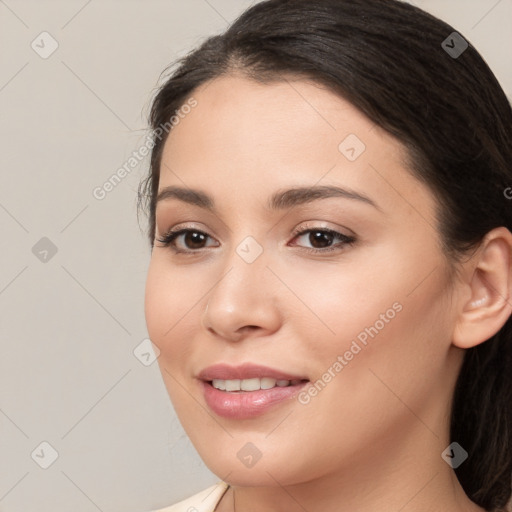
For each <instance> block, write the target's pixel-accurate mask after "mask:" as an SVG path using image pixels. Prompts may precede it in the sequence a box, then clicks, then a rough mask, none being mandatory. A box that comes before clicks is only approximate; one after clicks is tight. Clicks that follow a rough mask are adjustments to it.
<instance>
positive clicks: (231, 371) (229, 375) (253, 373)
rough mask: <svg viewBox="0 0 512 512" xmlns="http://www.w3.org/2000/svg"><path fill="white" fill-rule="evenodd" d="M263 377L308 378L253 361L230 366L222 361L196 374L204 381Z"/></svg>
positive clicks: (283, 378) (277, 378)
mask: <svg viewBox="0 0 512 512" xmlns="http://www.w3.org/2000/svg"><path fill="white" fill-rule="evenodd" d="M263 377H270V378H272V379H276V380H308V379H307V378H306V377H304V376H301V375H292V374H291V373H287V372H283V371H281V370H276V369H274V368H269V367H268V366H261V365H257V364H253V363H244V364H241V365H239V366H230V365H228V364H224V363H221V364H215V365H213V366H208V367H207V368H204V369H203V370H201V372H199V375H198V378H199V379H201V380H204V381H211V380H213V379H220V380H235V379H240V380H243V379H254V378H259V379H262V378H263Z"/></svg>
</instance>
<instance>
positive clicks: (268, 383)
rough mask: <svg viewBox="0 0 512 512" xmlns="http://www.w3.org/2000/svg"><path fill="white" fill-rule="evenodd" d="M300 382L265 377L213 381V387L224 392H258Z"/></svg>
mask: <svg viewBox="0 0 512 512" xmlns="http://www.w3.org/2000/svg"><path fill="white" fill-rule="evenodd" d="M299 382H301V381H300V380H292V381H289V380H276V379H272V378H270V377H263V378H262V379H258V378H254V379H231V380H222V379H213V381H212V386H213V387H214V388H216V389H220V390H222V391H258V390H259V389H271V388H274V387H276V386H278V387H285V386H289V385H290V384H292V385H294V384H298V383H299Z"/></svg>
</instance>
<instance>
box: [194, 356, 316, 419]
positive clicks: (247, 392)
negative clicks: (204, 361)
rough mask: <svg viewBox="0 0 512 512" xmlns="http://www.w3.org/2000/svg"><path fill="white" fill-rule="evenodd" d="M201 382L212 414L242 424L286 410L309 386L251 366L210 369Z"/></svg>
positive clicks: (284, 374)
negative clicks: (243, 421)
mask: <svg viewBox="0 0 512 512" xmlns="http://www.w3.org/2000/svg"><path fill="white" fill-rule="evenodd" d="M198 378H199V379H200V380H201V381H202V382H201V384H202V389H203V396H204V399H205V402H206V404H207V405H208V407H209V408H210V410H211V411H212V412H214V413H215V414H217V415H218V416H222V417H225V418H230V419H239V420H240V419H248V418H253V417H255V416H260V415H262V414H264V413H265V412H267V411H269V410H270V409H274V408H275V407H277V406H279V405H281V406H284V405H285V404H286V403H289V400H290V399H291V398H293V397H295V395H297V393H299V391H300V390H301V389H302V388H303V387H304V386H305V385H307V383H308V382H309V379H308V378H306V377H303V376H299V375H292V374H290V373H287V372H283V371H280V370H275V369H272V368H269V367H266V366H259V365H253V364H250V363H245V364H243V365H240V366H236V367H234V366H229V365H225V364H219V365H215V366H210V367H208V368H205V369H204V370H203V371H202V372H200V373H199V375H198Z"/></svg>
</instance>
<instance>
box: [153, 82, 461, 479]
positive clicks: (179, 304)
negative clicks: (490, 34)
mask: <svg viewBox="0 0 512 512" xmlns="http://www.w3.org/2000/svg"><path fill="white" fill-rule="evenodd" d="M193 97H194V99H195V100H196V101H197V105H196V106H195V107H194V108H191V109H187V112H189V113H188V114H187V115H184V117H183V119H181V120H180V122H179V124H178V125H176V126H175V127H174V128H173V130H172V131H171V133H170V135H169V137H168V139H167V141H166V144H165V147H164V152H163V157H162V165H161V170H160V183H159V192H162V191H164V190H165V189H167V192H166V194H165V195H164V194H162V198H161V200H159V201H158V204H157V207H156V238H157V239H161V238H162V237H163V236H164V235H166V233H167V232H168V231H169V230H171V229H173V230H179V229H182V228H186V229H189V230H190V232H189V233H188V234H186V233H185V234H181V235H178V236H177V237H176V238H175V239H174V241H173V242H172V243H171V244H170V245H168V246H164V245H163V243H162V242H159V241H155V246H154V249H153V252H152V257H151V263H150V267H149V273H148V279H147V288H146V303H145V314H146V320H147V326H148V332H149V335H150V338H151V340H152V341H153V343H154V344H155V345H156V346H157V347H158V348H159V349H160V357H159V359H158V361H159V365H160V369H161V372H162V376H163V378H164V382H165V385H166V387H167V390H168V392H169V395H170V398H171V400H172V403H173V404H174V407H175V410H176V412H177V414H178V417H179V419H180V421H181V423H182V425H183V427H184V429H185V430H186V432H187V434H188V435H189V437H190V439H191V441H192V442H193V444H194V445H195V447H196V449H197V450H198V452H199V454H200V455H201V457H202V458H203V460H204V461H205V463H206V464H207V466H208V467H209V468H210V469H211V470H212V471H213V472H214V473H215V474H216V475H218V476H219V477H221V478H224V479H226V480H228V481H229V482H230V483H233V484H239V485H277V483H276V482H279V483H280V484H281V485H285V484H293V483H300V482H306V481H310V480H313V479H316V478H320V477H324V476H328V475H332V474H335V473H337V472H342V471H344V470H345V469H347V468H350V471H351V472H354V471H355V470H356V469H355V468H358V467H359V468H365V471H366V472H367V473H366V474H367V475H368V477H369V478H370V475H371V471H372V468H373V469H375V470H376V469H377V468H379V467H380V469H382V465H380V466H379V460H382V461H391V460H393V461H396V459H397V458H400V459H403V460H406V459H407V460H409V461H410V460H411V458H414V457H416V456H418V457H420V458H421V457H423V455H425V457H428V456H429V455H428V454H429V453H435V458H436V461H437V460H439V461H441V457H440V454H441V452H442V450H443V449H444V448H446V446H447V444H448V437H447V431H446V430H447V428H446V426H447V425H448V417H449V410H450V400H451V396H452V392H453V386H454V383H455V378H456V374H457V371H458V369H459V366H458V365H459V364H460V362H461V356H462V351H461V350H460V349H457V348H455V347H453V346H452V345H451V341H450V340H451V333H452V330H453V325H454V318H455V317H454V313H453V309H452V308H451V300H450V298H451V294H452V290H451V288H450V287H449V285H448V281H447V280H446V273H445V270H446V262H445V258H444V255H443V253H442V252H441V249H440V246H439V236H438V233H437V231H436V222H435V218H434V208H435V203H434V197H433V195H432V193H431V192H430V191H429V189H427V188H426V187H425V186H424V185H423V184H420V183H419V182H418V181H417V180H416V179H415V178H413V176H412V175H411V174H410V172H409V171H408V169H407V168H406V166H405V163H404V153H403V151H402V149H401V146H400V144H399V143H398V142H397V141H396V140H395V139H393V138H392V137H391V136H390V135H388V134H386V133H385V132H383V131H382V130H381V129H380V128H379V127H377V126H376V125H374V124H373V123H372V122H371V121H369V120H368V119H367V118H366V117H365V116H363V115H362V114H361V113H360V112H359V111H358V110H356V109H355V108H354V107H353V106H352V105H351V104H350V103H348V102H347V101H345V100H343V99H341V98H340V97H338V96H336V95H335V94H334V93H332V92H330V91H328V90H327V89H326V88H323V87H321V86H319V85H315V84H313V83H307V82H305V81H290V82H287V81H283V82H276V83H273V84H267V85H262V84H258V83H256V82H253V81H249V80H247V79H245V78H241V77H235V76H229V77H222V78H220V79H217V80H215V81H213V82H210V83H209V84H206V86H203V87H201V88H199V89H198V90H197V91H195V93H194V94H193ZM168 187H179V188H180V189H193V190H194V191H198V192H200V193H201V194H204V195H206V196H208V201H204V200H203V201H202V202H198V201H196V203H197V204H192V203H193V201H192V199H194V197H195V198H196V199H197V197H196V196H194V195H193V194H191V193H189V194H188V195H186V196H185V195H182V196H181V199H180V198H178V195H179V194H176V193H174V192H172V191H171V189H168ZM317 187H338V188H340V189H344V190H346V191H347V192H346V193H342V192H341V193H340V192H338V193H334V192H331V193H329V194H327V195H324V194H322V193H321V192H322V190H323V191H324V192H325V191H326V190H327V189H326V188H323V189H320V192H315V190H316V189H317ZM291 189H301V190H302V192H300V193H299V192H297V193H293V192H286V191H288V190H291ZM276 195H277V198H278V199H277V200H274V201H273V202H272V201H271V199H272V198H273V197H275V196H276ZM305 198H307V201H306V200H305ZM207 202H209V203H210V206H211V208H208V207H206V206H207ZM308 230H309V231H308ZM324 230H332V231H333V232H336V233H339V235H338V234H336V233H334V234H332V233H329V232H326V231H324ZM346 237H348V238H346ZM175 250H178V251H180V252H175ZM315 250H316V251H315ZM207 305H208V307H207ZM246 363H250V364H252V365H257V366H264V367H267V368H270V369H271V370H273V371H274V373H273V372H272V371H271V370H270V369H266V370H265V369H263V370H260V371H259V373H258V370H257V369H256V370H255V371H254V372H253V373H251V372H250V371H249V370H248V369H247V367H246V368H245V369H244V368H241V369H240V372H241V373H240V372H239V373H238V374H237V372H236V369H235V371H234V373H229V374H226V373H223V372H222V369H221V372H220V373H217V374H213V373H210V374H209V375H206V376H205V379H206V381H210V380H212V379H213V378H215V377H216V378H217V379H219V380H220V382H216V385H218V386H220V387H223V386H224V387H227V388H228V390H225V391H222V390H219V389H215V388H214V387H213V386H212V384H211V383H209V382H205V381H203V380H201V378H200V377H202V376H203V375H201V372H203V371H205V369H207V368H208V367H211V366H212V365H217V364H225V365H228V366H230V367H238V366H240V365H244V364H246ZM280 374H283V375H281V377H289V379H283V378H281V379H279V376H280ZM237 375H238V377H239V378H241V379H242V380H243V381H245V382H242V385H243V386H244V387H245V388H246V389H253V387H260V386H263V387H264V388H266V387H268V386H272V385H274V384H276V387H274V388H269V389H263V390H259V391H243V390H242V391H233V390H234V389H236V387H237V382H236V377H237ZM244 377H245V379H244ZM257 377H260V378H263V380H258V379H257ZM267 377H268V378H267ZM272 377H274V378H277V380H294V381H295V380H301V383H300V384H297V383H292V384H293V385H290V386H281V385H277V383H275V382H274V381H273V380H272V379H271V378H272ZM269 379H270V380H269ZM225 380H227V381H228V382H227V383H226V382H223V381H225ZM305 380H307V381H309V382H304V381H305ZM233 381H234V382H233ZM280 384H285V383H284V382H280ZM229 389H231V390H232V391H229ZM432 449H433V450H434V451H432ZM431 457H434V456H431ZM436 463H437V462H436ZM440 463H441V464H444V462H440ZM395 467H396V466H395Z"/></svg>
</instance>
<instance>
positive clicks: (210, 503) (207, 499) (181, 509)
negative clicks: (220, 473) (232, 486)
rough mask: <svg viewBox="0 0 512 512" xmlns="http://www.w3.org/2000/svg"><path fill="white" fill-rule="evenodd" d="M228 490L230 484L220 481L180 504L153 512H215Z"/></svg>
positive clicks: (153, 511)
mask: <svg viewBox="0 0 512 512" xmlns="http://www.w3.org/2000/svg"><path fill="white" fill-rule="evenodd" d="M228 488H229V484H227V483H226V482H223V481H220V482H218V483H216V484H215V485H212V486H211V487H208V488H207V489H204V490H203V491H200V492H198V493H197V494H194V496H191V497H190V498H186V499H184V500H183V501H180V502H179V503H176V504H174V505H171V506H169V507H165V508H160V509H158V510H152V511H151V512H214V510H215V507H216V506H217V505H218V504H219V502H220V500H221V498H222V496H224V493H225V492H226V491H227V490H228Z"/></svg>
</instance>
